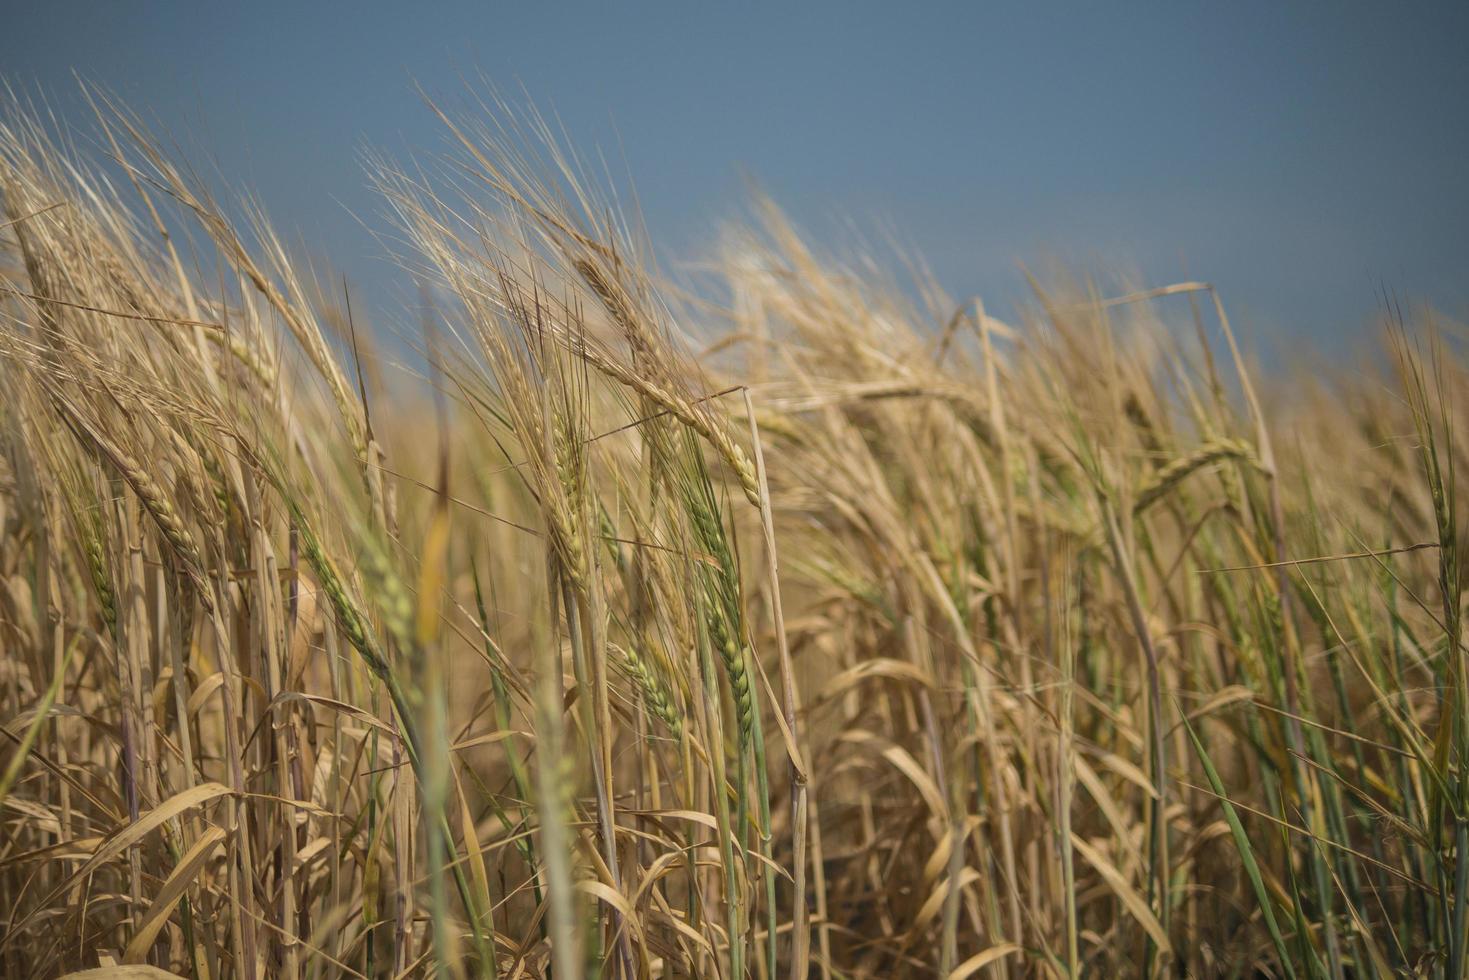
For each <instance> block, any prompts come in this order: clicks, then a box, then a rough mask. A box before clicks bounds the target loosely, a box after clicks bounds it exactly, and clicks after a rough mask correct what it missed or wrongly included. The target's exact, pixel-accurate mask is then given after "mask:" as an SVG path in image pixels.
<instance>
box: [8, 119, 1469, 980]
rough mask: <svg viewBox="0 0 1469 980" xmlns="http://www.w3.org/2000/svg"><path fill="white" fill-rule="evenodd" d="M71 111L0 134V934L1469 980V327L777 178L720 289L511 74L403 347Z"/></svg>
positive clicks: (203, 952)
mask: <svg viewBox="0 0 1469 980" xmlns="http://www.w3.org/2000/svg"><path fill="white" fill-rule="evenodd" d="M93 101H94V105H95V107H96V110H97V112H96V117H95V119H94V120H91V121H89V125H90V126H91V129H90V130H89V132H90V133H91V137H90V139H89V140H87V141H75V140H71V139H62V138H59V137H57V136H56V135H55V132H54V127H53V126H52V125H51V124H50V123H49V121H48V119H47V117H46V116H45V115H44V114H42V113H38V112H36V111H35V110H33V109H29V108H27V107H26V106H25V105H23V104H20V103H18V102H16V101H15V100H14V99H12V100H11V101H10V103H9V104H8V105H7V108H6V112H5V114H4V121H3V123H0V202H3V212H0V733H3V736H4V738H3V740H0V827H3V830H0V974H3V975H5V976H14V977H31V976H36V977H47V976H63V975H70V974H73V973H78V972H82V971H96V972H90V973H84V975H88V976H118V977H160V976H172V975H178V976H198V977H207V978H211V980H227V978H228V980H233V978H241V980H262V978H267V977H288V978H296V977H310V978H317V977H373V978H378V977H382V978H387V977H420V976H435V977H469V976H487V977H498V978H509V977H538V976H555V977H558V978H572V977H598V976H606V977H725V978H733V977H746V976H750V977H759V978H775V977H789V978H793V980H794V978H807V977H820V978H822V980H832V978H850V977H893V976H914V977H934V976H936V977H943V978H950V980H962V978H965V977H1026V976H1044V977H1076V976H1083V975H1085V976H1098V977H1101V976H1198V977H1212V976H1233V977H1248V976H1274V977H1300V978H1307V977H1330V978H1333V980H1340V978H1344V977H1392V976H1403V975H1410V976H1448V977H1455V978H1458V977H1464V976H1466V975H1469V775H1466V772H1465V765H1466V764H1469V677H1466V673H1465V653H1466V650H1465V647H1464V642H1463V626H1462V621H1463V610H1464V567H1465V563H1466V559H1469V548H1466V537H1465V533H1464V530H1463V528H1462V526H1461V524H1460V523H1459V522H1460V520H1461V519H1462V517H1463V514H1462V511H1463V498H1462V495H1461V494H1460V493H1459V490H1458V488H1457V486H1456V483H1455V473H1456V470H1457V469H1459V468H1460V467H1461V466H1462V465H1463V464H1464V462H1465V443H1464V441H1463V440H1462V439H1460V438H1459V434H1460V432H1461V431H1462V429H1463V426H1464V425H1465V423H1466V422H1469V419H1466V416H1465V410H1466V406H1465V404H1464V400H1463V397H1462V396H1463V392H1464V391H1465V390H1466V384H1465V383H1466V380H1469V373H1466V362H1465V360H1464V358H1463V357H1462V345H1463V341H1464V336H1465V334H1464V332H1463V330H1462V328H1460V327H1458V326H1456V325H1455V324H1453V323H1450V322H1446V321H1444V320H1442V319H1441V318H1436V317H1434V315H1433V314H1432V313H1431V312H1429V311H1426V310H1420V309H1406V308H1403V307H1400V306H1399V305H1398V304H1396V303H1394V302H1392V300H1391V297H1388V298H1387V301H1386V302H1385V303H1384V309H1385V312H1384V315H1383V332H1382V343H1381V344H1380V345H1379V346H1378V347H1377V348H1376V349H1375V352H1374V353H1371V354H1368V355H1366V356H1364V357H1363V358H1362V360H1361V361H1360V362H1359V363H1348V359H1347V358H1345V357H1341V356H1339V355H1337V356H1335V357H1334V358H1326V357H1318V358H1316V359H1314V360H1313V359H1312V358H1311V357H1309V356H1308V357H1304V358H1301V359H1300V366H1297V367H1295V368H1291V367H1280V366H1277V367H1272V368H1270V369H1269V370H1260V369H1259V368H1258V367H1257V366H1255V361H1254V359H1253V358H1252V356H1251V353H1250V351H1248V350H1246V349H1242V346H1241V342H1240V341H1239V340H1238V338H1237V337H1236V334H1235V333H1234V332H1233V331H1232V330H1231V326H1230V322H1229V320H1228V315H1227V306H1226V300H1227V297H1223V296H1221V295H1220V293H1219V292H1218V291H1216V290H1215V289H1213V288H1212V287H1211V286H1210V285H1208V284H1207V283H1202V282H1195V283H1179V284H1173V285H1168V286H1164V287H1161V288H1151V289H1149V288H1140V289H1137V290H1134V291H1131V292H1127V291H1123V290H1122V289H1121V288H1118V289H1111V288H1107V287H1104V286H1103V285H1100V284H1099V283H1097V282H1095V281H1093V280H1088V279H1074V280H1068V279H1066V278H1064V277H1061V276H1055V277H1052V278H1050V279H1047V280H1046V281H1044V282H1041V281H1037V282H1035V283H1034V284H1033V285H1034V292H1033V300H1032V301H1031V302H1030V303H1029V304H1028V305H1027V306H1026V310H1027V312H1026V313H1025V315H1024V317H1023V318H1022V319H1020V321H1019V322H1016V323H1014V324H1008V323H1003V322H1001V321H999V320H997V319H995V318H994V317H992V316H990V315H988V314H986V312H985V310H984V307H983V305H982V304H981V303H980V302H979V301H978V300H977V299H967V300H958V299H954V298H951V297H947V296H945V295H944V294H943V293H942V291H941V290H940V289H939V288H938V287H937V286H936V285H934V284H933V283H932V282H931V281H929V280H928V279H927V278H925V277H923V276H922V275H916V276H912V277H906V276H905V274H904V272H903V270H901V269H892V268H888V267H885V266H884V265H882V264H881V263H880V262H878V261H876V260H873V261H868V260H865V259H863V258H862V257H861V256H858V257H855V258H850V259H839V258H837V257H834V256H830V255H826V254H824V253H823V252H821V251H820V250H818V249H816V248H815V247H814V246H813V245H811V244H810V243H809V242H808V241H807V240H806V239H805V238H804V237H803V236H802V234H801V233H800V232H799V231H798V230H797V229H796V228H794V227H793V226H792V225H791V223H790V222H788V221H787V220H786V219H785V218H784V217H783V216H782V214H781V212H780V211H779V210H777V208H776V207H775V206H774V205H773V204H770V203H768V202H764V201H757V202H756V203H755V204H754V206H753V207H752V212H753V218H752V220H751V221H750V222H749V223H748V225H746V226H745V227H741V228H730V229H726V230H725V231H724V232H723V234H722V237H721V239H720V241H721V245H720V247H719V250H718V252H717V254H716V255H715V256H714V257H713V259H711V260H709V261H708V262H706V263H704V265H703V268H704V269H705V270H706V271H705V272H704V273H703V275H704V276H705V279H706V281H705V282H704V284H703V285H704V288H701V289H693V288H690V287H688V286H687V285H686V284H685V283H682V282H680V281H678V280H676V279H674V278H670V277H668V276H665V275H664V274H662V273H661V272H660V271H659V268H658V266H657V264H656V263H655V261H654V258H653V256H654V252H655V250H654V249H653V247H652V245H651V244H650V243H649V242H648V241H647V239H646V236H645V234H644V233H643V231H642V230H641V227H640V225H639V224H638V221H637V217H636V214H634V213H630V212H628V211H627V210H626V209H625V208H623V207H620V206H619V204H618V202H617V201H616V200H615V199H614V198H613V196H612V195H610V194H609V193H608V192H607V191H606V190H605V189H603V188H601V186H600V185H599V184H598V182H597V181H595V180H592V179H589V178H588V177H587V176H586V174H587V168H585V167H584V166H583V165H582V164H581V163H580V162H579V158H578V157H577V156H576V155H575V153H574V152H573V150H572V149H571V148H570V147H568V146H567V145H565V143H564V141H563V140H561V139H560V138H558V136H557V135H556V134H555V133H554V131H553V130H552V128H551V127H550V126H548V125H546V124H545V123H544V121H542V120H541V119H540V117H538V116H536V115H535V114H534V113H533V112H529V111H526V110H517V109H514V108H510V107H506V106H504V105H503V104H498V103H491V104H487V105H485V106H484V107H483V111H482V112H472V113H467V114H464V115H455V114H453V113H449V112H440V111H439V110H437V109H436V108H434V107H433V106H432V105H430V106H428V107H427V108H426V110H425V111H428V112H436V113H438V115H439V117H440V120H441V122H442V125H443V130H444V133H445V134H446V137H447V139H448V140H449V141H450V143H451V144H452V146H453V149H452V150H451V151H450V152H448V153H447V154H445V155H441V156H435V157H433V158H432V159H427V160H426V161H424V162H420V163H414V164H412V165H409V164H400V163H393V162H387V161H381V160H377V161H374V162H373V163H372V164H371V165H370V167H369V173H368V175H367V179H369V180H370V181H371V182H372V183H373V184H374V185H375V186H376V188H377V190H378V191H379V193H380V198H381V201H382V206H383V208H384V209H385V211H386V212H387V213H388V214H389V215H390V216H391V218H392V223H393V227H394V229H395V234H394V235H393V236H392V237H391V238H390V239H388V240H387V241H385V243H384V247H385V248H386V249H387V250H388V251H390V253H391V254H392V255H393V257H394V259H395V260H396V261H397V262H399V263H400V264H401V265H402V266H403V267H404V268H405V269H406V270H407V271H408V272H409V273H410V274H411V276H412V279H413V281H414V282H415V283H417V284H418V285H419V288H420V289H421V294H422V300H423V302H422V307H423V309H422V311H420V312H421V314H422V324H423V325H422V328H421V330H414V331H412V332H411V334H410V335H409V336H407V337H404V338H401V339H399V340H396V341H395V340H393V339H392V338H385V337H383V336H379V335H376V334H375V333H374V332H373V331H371V330H369V329H367V328H366V326H365V325H364V321H365V319H367V318H366V317H365V315H364V311H363V310H361V309H358V310H355V311H354V310H352V309H351V303H350V298H351V294H350V291H345V292H344V290H343V288H342V283H341V282H340V281H339V280H336V279H334V278H333V277H332V275H331V274H330V273H329V272H324V271H323V270H321V269H319V268H317V267H315V266H313V265H311V264H308V263H305V262H303V261H301V260H299V259H297V258H296V257H295V256H294V253H293V250H292V249H291V248H290V247H288V245H287V244H286V240H285V239H284V238H283V237H282V236H281V235H280V234H278V233H277V232H276V231H274V230H273V226H272V225H271V224H270V223H269V222H268V220H267V218H266V216H265V214H264V213H263V211H262V210H261V209H260V208H258V207H255V206H253V205H251V204H250V203H249V202H248V201H240V200H228V201H221V200H218V199H217V198H216V197H215V195H214V194H213V193H212V192H211V191H210V190H209V187H208V185H207V184H206V182H204V181H202V180H200V179H199V178H198V177H197V176H196V175H195V174H194V173H193V172H192V171H190V170H189V169H188V168H187V167H185V166H184V165H182V164H181V163H178V162H176V161H175V160H174V159H173V158H172V157H171V155H170V154H169V153H168V152H165V151H164V150H163V149H162V147H163V146H164V145H165V144H164V143H162V142H160V141H159V140H157V139H155V138H154V137H153V136H151V135H150V134H149V133H148V132H146V131H145V129H144V128H143V126H142V125H141V124H140V123H139V122H138V121H137V119H136V117H134V116H133V115H131V114H129V113H128V112H127V111H126V110H124V109H122V108H120V107H119V106H117V105H115V104H113V103H112V102H110V101H108V100H107V99H105V98H103V97H102V96H100V95H97V94H96V93H93ZM413 316H414V317H415V318H417V317H418V316H419V313H418V312H415V313H414V314H413ZM1331 364H1340V367H1331V366H1330V365H1331Z"/></svg>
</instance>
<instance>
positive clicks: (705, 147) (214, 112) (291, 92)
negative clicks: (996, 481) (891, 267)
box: [0, 0, 1469, 341]
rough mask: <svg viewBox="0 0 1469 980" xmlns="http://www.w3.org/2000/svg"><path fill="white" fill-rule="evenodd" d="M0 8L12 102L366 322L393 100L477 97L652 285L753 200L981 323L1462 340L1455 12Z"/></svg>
mask: <svg viewBox="0 0 1469 980" xmlns="http://www.w3.org/2000/svg"><path fill="white" fill-rule="evenodd" d="M0 2H3V7H4V9H3V11H0V13H3V16H0V25H3V28H0V73H3V75H4V77H5V78H6V79H8V80H9V81H10V82H11V83H12V84H15V85H17V86H19V87H20V88H22V89H25V90H30V91H36V90H40V91H43V92H45V93H46V95H47V98H48V100H49V101H50V102H51V103H52V104H53V105H55V106H56V107H57V108H58V109H59V110H60V111H61V112H62V114H63V115H64V116H66V117H68V118H76V119H79V120H82V119H84V116H83V114H82V112H81V110H80V107H79V105H78V104H77V100H76V98H75V84H74V82H73V81H72V72H73V71H76V72H80V73H81V74H82V75H84V76H85V77H87V78H89V79H91V80H93V81H96V82H98V83H100V84H101V85H103V86H105V87H107V88H108V89H110V90H111V91H113V92H115V93H116V94H118V95H119V96H120V97H121V98H122V99H123V100H124V101H125V102H126V103H128V104H129V105H130V106H131V107H132V108H134V109H136V110H138V111H139V112H141V113H142V114H143V115H145V116H146V117H147V118H149V119H150V120H151V121H152V122H153V123H154V124H155V125H156V126H157V128H159V129H160V130H163V131H165V132H167V133H169V134H170V135H171V136H173V137H175V138H176V139H178V140H179V141H180V142H181V143H183V144H184V145H186V146H188V147H191V148H192V152H195V153H197V154H198V159H201V160H210V159H212V160H213V161H215V162H216V163H215V165H217V167H218V168H219V170H220V171H221V172H222V173H223V174H224V175H225V176H226V177H228V178H229V180H230V181H232V182H233V183H234V184H235V185H237V186H240V187H244V188H248V189H250V190H251V191H253V192H254V193H256V194H257V195H258V196H259V197H260V199H261V200H262V201H263V202H264V204H265V206H266V208H267V210H268V211H269V213H270V214H271V215H272V217H273V218H274V219H275V221H276V223H277V224H278V225H279V226H281V228H282V230H284V231H286V232H287V233H289V234H290V235H292V236H293V237H296V238H298V239H299V240H300V241H302V242H304V243H305V244H306V245H307V246H308V248H309V251H310V252H312V253H314V254H318V255H324V256H329V257H330V259H331V261H332V262H333V263H335V264H336V266H337V267H338V268H339V269H341V270H342V271H344V272H345V273H346V274H347V275H348V276H349V277H350V278H351V279H352V281H353V282H354V283H355V284H357V286H356V288H357V289H358V290H359V291H361V292H364V293H365V294H366V297H367V299H366V302H368V303H370V304H372V305H376V306H378V307H379V308H380V312H379V316H378V319H379V320H390V319H394V318H400V319H411V317H408V316H407V315H406V314H403V313H402V312H401V310H399V311H393V310H391V309H388V310H386V311H383V310H382V309H381V308H383V307H391V306H392V305H394V304H399V305H406V304H411V290H409V289H408V288H407V286H406V284H405V283H404V280H403V279H402V278H401V277H398V276H397V275H396V274H395V272H394V270H393V268H392V267H391V265H390V264H389V263H387V262H386V261H385V260H384V259H383V250H382V247H381V246H380V244H379V243H378V242H377V241H376V240H375V239H374V238H373V236H372V235H371V234H370V233H369V231H368V230H367V229H365V228H364V227H363V222H365V223H366V224H367V226H368V228H374V227H381V221H380V219H379V218H378V214H379V211H380V208H379V206H378V204H377V202H376V200H375V198H374V196H373V193H372V192H371V191H370V190H369V189H368V188H367V187H366V185H365V181H364V179H363V168H362V153H363V151H364V150H365V149H378V150H381V151H383V152H385V153H387V154H388V155H390V156H393V157H397V158H400V159H401V158H403V157H405V156H406V155H407V154H408V153H409V152H410V151H413V152H417V153H419V154H421V155H426V154H430V153H433V152H437V151H440V150H443V149H444V148H445V141H444V137H443V134H442V132H441V131H440V129H439V126H438V124H437V123H436V121H435V120H433V119H432V118H431V117H430V115H429V113H427V112H426V111H425V109H424V108H423V105H422V103H421V102H420V99H419V97H418V95H417V94H416V93H415V91H414V88H413V85H414V83H415V82H417V83H418V84H421V85H422V86H423V87H424V88H425V89H426V90H428V91H429V92H430V93H434V94H436V95H439V96H443V97H445V98H446V100H447V101H448V102H450V103H451V104H452V103H453V102H454V101H455V100H456V99H457V98H459V96H460V94H461V93H462V91H463V88H464V85H463V81H462V79H463V78H465V77H477V76H483V77H484V78H485V79H488V80H489V81H490V82H491V83H492V84H494V85H495V86H497V87H498V88H500V89H501V90H502V91H505V92H511V93H514V92H517V91H518V90H519V89H520V87H522V86H523V88H524V90H525V91H526V92H527V93H528V94H529V96H530V98H531V99H533V100H534V102H535V103H536V104H537V105H538V106H540V107H541V108H543V109H546V110H552V111H554V112H555V113H556V114H557V115H559V117H560V118H561V120H562V121H563V122H564V124H565V126H566V128H567V130H568V132H569V133H570V135H571V136H572V138H573V139H574V141H575V142H576V143H577V144H578V146H579V148H581V149H582V150H585V151H588V152H589V153H590V152H595V151H596V150H597V148H599V147H600V148H601V149H602V150H603V151H605V152H606V155H607V156H608V157H609V158H611V159H612V160H613V161H614V167H615V168H617V169H621V168H622V167H623V166H624V164H623V162H622V161H625V168H626V172H627V173H628V174H630V175H631V178H632V179H633V181H634V182H635V183H636V185H637V189H638V192H639V195H640V200H641V205H642V210H643V214H644V217H645V219H646V221H647V224H648V226H649V228H650V230H651V231H652V233H653V237H654V239H655V240H656V241H657V242H659V243H660V245H661V246H662V248H663V258H664V261H665V262H666V263H668V264H670V265H672V264H676V263H677V262H679V261H681V260H683V259H685V258H689V257H693V256H695V255H697V254H699V253H700V252H701V251H702V250H706V249H707V248H708V247H709V246H710V245H711V244H712V242H713V240H714V235H715V230H716V228H717V225H718V223H719V221H720V220H722V219H725V218H729V217H732V216H735V215H737V214H738V213H740V209H741V205H742V203H743V202H744V201H745V200H747V196H746V188H747V184H746V180H747V178H748V179H753V180H754V182H756V183H757V184H758V185H759V186H760V187H761V188H763V189H764V190H765V191H766V192H768V193H769V194H770V195H771V196H772V197H774V198H775V200H776V201H777V202H778V203H780V204H781V205H782V206H784V207H785V208H786V209H787V210H788V211H789V212H790V213H791V214H792V215H793V216H794V217H795V218H796V220H797V221H798V222H799V223H800V224H802V225H803V226H804V227H806V228H807V229H808V230H809V231H811V232H812V233H814V234H815V235H816V236H817V237H818V238H820V239H821V240H823V241H826V242H830V243H833V244H835V243H839V242H840V241H841V240H842V238H843V237H844V235H845V234H846V232H845V229H846V228H847V226H848V223H849V222H850V223H852V224H855V226H856V227H857V228H859V229H862V230H864V231H865V232H867V233H868V234H869V235H870V236H873V237H876V236H877V235H879V234H882V233H886V232H887V231H892V232H894V233H895V234H896V236H897V237H898V239H899V240H900V241H902V242H904V243H907V244H909V245H911V246H912V247H914V248H916V249H917V250H918V251H920V252H921V253H922V254H923V255H924V256H925V257H926V258H927V259H928V261H929V264H930V265H931V267H932V268H933V270H934V271H935V273H936V274H937V275H938V277H939V279H940V281H941V282H942V283H943V284H944V285H945V286H946V287H947V288H948V289H949V290H950V291H951V292H953V293H954V294H956V295H964V294H967V293H971V292H979V293H980V294H982V295H983V296H985V298H986V300H987V302H988V303H989V305H990V306H991V308H992V309H995V310H997V311H999V312H1001V313H1006V312H1009V311H1011V310H1012V308H1013V303H1014V302H1015V301H1017V300H1019V299H1021V298H1023V297H1024V295H1025V287H1024V281H1023V278H1022V276H1021V275H1020V273H1019V271H1018V268H1017V262H1018V261H1025V262H1027V263H1029V264H1031V265H1036V266H1043V265H1044V264H1045V263H1046V262H1047V261H1048V260H1049V259H1051V258H1060V259H1062V260H1064V261H1066V262H1069V263H1071V264H1073V265H1074V266H1075V267H1077V268H1080V269H1082V270H1083V271H1086V270H1102V271H1106V270H1115V269H1123V270H1136V271H1138V272H1139V273H1140V274H1141V275H1142V276H1143V277H1145V278H1146V279H1147V280H1148V281H1149V282H1150V283H1154V284H1156V283H1162V282H1167V281H1173V280H1176V279H1179V278H1182V277H1183V276H1184V275H1185V273H1187V274H1188V275H1190V276H1191V277H1194V278H1207V279H1210V280H1212V281H1214V282H1215V283H1217V284H1218V285H1219V286H1220V288H1221V289H1222V290H1223V292H1224V296H1225V299H1226V302H1228V303H1229V305H1230V306H1231V309H1232V310H1233V312H1234V314H1235V316H1236V318H1238V319H1239V320H1241V321H1242V322H1243V323H1244V325H1245V326H1246V327H1247V328H1252V329H1253V330H1254V331H1255V332H1256V333H1257V334H1263V335H1265V336H1281V337H1287V338H1307V337H1309V338H1313V339H1316V340H1318V341H1319V340H1323V339H1332V338H1339V337H1351V336H1354V335H1357V334H1359V332H1360V330H1361V327H1362V325H1363V324H1364V323H1365V322H1366V321H1367V320H1368V319H1369V318H1370V317H1371V316H1372V315H1373V314H1374V311H1375V310H1376V308H1377V304H1378V295H1379V292H1380V290H1381V288H1382V287H1383V286H1384V285H1385V286H1386V287H1387V288H1389V289H1392V290H1395V291H1397V292H1398V293H1399V294H1400V295H1406V296H1408V297H1410V298H1412V299H1416V300H1419V301H1424V302H1430V303H1434V304H1436V305H1438V306H1439V307H1440V308H1442V309H1444V310H1445V311H1446V312H1448V313H1450V314H1452V315H1456V316H1459V317H1465V316H1466V314H1469V275H1466V271H1469V270H1466V267H1469V180H1466V178H1465V170H1466V167H1469V107H1466V102H1469V56H1465V54H1464V50H1465V49H1464V45H1465V42H1466V38H1469V4H1464V3H1457V4H1444V5H1439V6H1435V5H1414V4H1382V3H1379V4H1366V3H1338V4H1319V5H1314V4H1313V5H1285V4H1255V3H1229V4H1223V3H1220V4H1211V5H1207V6H1206V5H1203V4H1195V3H1172V4H1162V3H1158V4H1151V3H1150V4H1128V5H1106V4H1070V5H1056V4H1048V3H1023V4H1021V3H1015V4H1012V3H971V4H957V3H955V4H947V3H935V4H924V5H920V4H909V3H902V4H899V3H890V4H869V3H857V2H853V3H844V2H835V0H832V2H819V3H817V2H813V3H800V4H794V3H793V4H789V5H777V4H763V3H749V4H731V3H724V4H713V3H702V2H689V3H656V4H655V3H631V2H628V3H616V4H614V3H597V4H592V3H586V4H571V3H555V2H549V0H548V2H541V3H521V4H515V5H511V4H501V3H489V2H481V3H441V4H406V3H404V4H389V3H384V2H377V0H365V2H360V3H355V4H326V3H297V4H284V3H274V2H260V3H248V4H247V3H229V4H225V3H172V2H152V3H146V4H144V3H134V2H127V0H117V2H108V3H75V2H71V0H48V2H45V3H37V2H19V0H0ZM383 312H387V313H388V314H390V315H388V316H383V315H382V313H383Z"/></svg>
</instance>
